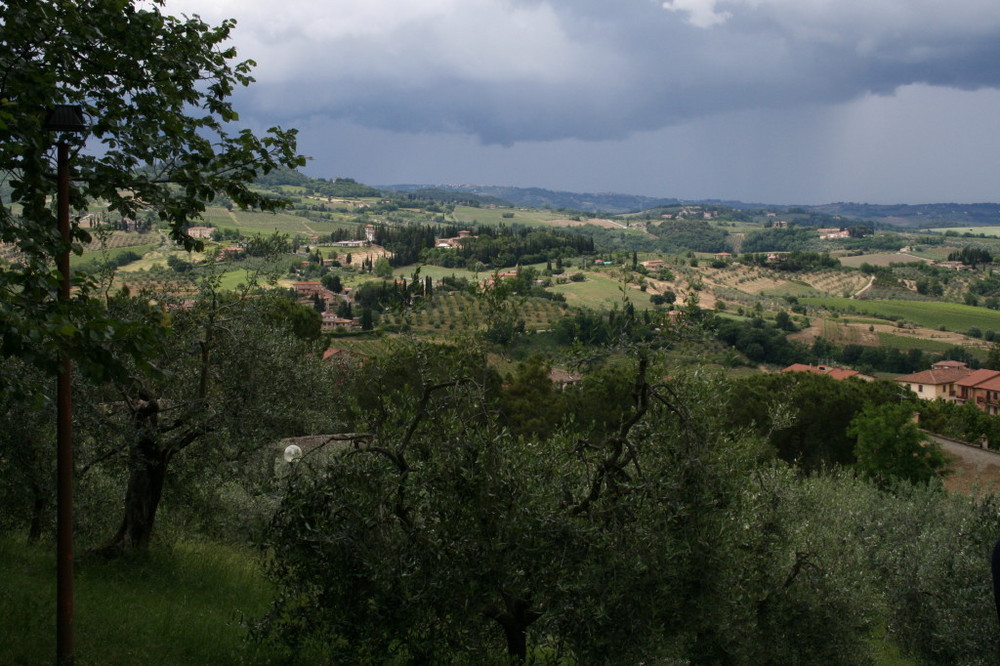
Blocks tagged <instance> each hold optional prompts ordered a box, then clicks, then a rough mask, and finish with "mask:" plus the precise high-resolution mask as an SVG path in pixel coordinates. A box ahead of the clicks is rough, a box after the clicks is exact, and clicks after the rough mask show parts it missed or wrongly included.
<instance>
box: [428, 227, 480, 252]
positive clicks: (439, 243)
mask: <svg viewBox="0 0 1000 666" xmlns="http://www.w3.org/2000/svg"><path fill="white" fill-rule="evenodd" d="M466 238H475V236H473V235H472V232H471V231H466V230H462V231H459V232H458V236H455V237H453V238H439V239H437V240H436V241H434V247H439V248H445V249H447V248H451V249H455V248H459V247H462V241H464V240H465V239H466Z"/></svg>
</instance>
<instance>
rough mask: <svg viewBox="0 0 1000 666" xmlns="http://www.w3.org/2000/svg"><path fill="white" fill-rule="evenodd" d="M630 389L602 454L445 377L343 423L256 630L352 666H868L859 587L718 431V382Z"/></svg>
mask: <svg viewBox="0 0 1000 666" xmlns="http://www.w3.org/2000/svg"><path fill="white" fill-rule="evenodd" d="M654 368H655V369H654ZM628 372H629V375H630V377H631V382H630V386H629V387H628V389H627V391H626V392H625V393H624V395H619V396H618V399H620V400H622V401H623V402H624V403H625V404H624V405H623V406H622V408H621V409H620V410H619V411H618V412H617V413H618V414H620V418H619V420H618V421H617V424H616V425H615V427H613V428H610V427H609V428H608V429H607V430H606V431H605V432H604V436H602V437H594V434H595V433H594V432H592V431H591V430H590V429H588V430H586V431H585V434H587V435H590V437H581V436H580V435H581V434H582V433H577V432H575V431H573V430H572V429H570V430H565V429H564V430H563V431H561V432H556V433H554V434H552V435H550V436H549V437H548V438H547V439H545V440H539V439H535V438H531V437H525V436H520V437H519V436H515V435H514V434H513V433H511V432H510V431H509V430H508V429H507V428H505V427H504V424H503V422H502V419H500V418H498V417H497V414H496V411H495V410H494V409H493V408H492V407H491V405H492V403H491V401H490V399H489V396H488V395H485V394H484V391H483V387H482V386H481V385H480V384H478V383H477V382H476V381H474V380H473V378H472V377H470V376H469V375H468V374H467V373H464V372H463V371H462V369H461V368H454V369H453V370H452V374H451V378H450V379H443V378H440V377H438V378H433V379H430V378H428V379H426V380H425V381H423V382H421V383H419V384H416V385H415V390H413V391H410V392H408V393H405V394H399V395H396V396H395V397H394V399H392V400H391V401H390V402H388V403H385V404H383V405H381V408H380V409H381V411H380V412H379V415H378V417H377V418H371V419H367V420H366V419H364V418H362V419H359V420H358V421H357V423H358V424H367V426H368V429H367V430H366V431H365V432H355V433H354V434H353V438H354V439H353V441H354V444H353V445H352V446H349V447H347V448H346V449H344V450H343V451H342V452H341V453H340V454H338V455H332V456H330V457H328V458H327V459H326V460H325V461H324V462H322V463H319V464H309V463H307V462H306V463H303V464H299V466H298V467H297V468H296V469H295V473H293V474H292V475H290V477H289V479H288V487H287V490H286V495H285V498H284V500H283V502H282V505H281V507H280V509H279V510H278V511H277V512H276V514H275V517H274V520H273V522H272V524H271V526H270V528H269V529H268V531H267V533H266V540H265V546H266V549H267V552H268V553H269V555H270V557H269V561H270V562H271V573H272V575H273V577H274V579H275V580H276V582H277V583H278V586H279V591H280V593H279V598H278V600H277V601H276V603H275V606H274V608H273V609H272V612H271V613H270V614H269V615H268V616H267V617H266V618H265V620H264V621H263V623H262V625H261V632H262V635H264V636H270V637H272V638H274V639H275V640H281V641H284V642H286V643H288V644H289V646H290V647H292V648H303V647H306V646H310V645H311V646H315V644H316V642H317V641H318V642H321V643H323V644H325V645H326V648H327V649H328V650H330V654H331V658H333V659H337V658H343V659H348V658H350V659H353V660H356V661H385V660H390V661H391V660H393V659H399V660H403V661H412V662H425V663H470V662H474V663H506V662H508V661H509V660H512V659H513V660H516V661H525V660H529V659H531V660H539V661H541V660H544V659H549V658H551V659H552V660H553V663H556V662H558V661H559V660H560V659H565V660H569V661H570V662H571V663H572V662H573V661H575V662H576V663H638V662H642V661H646V662H669V661H671V660H674V661H676V660H690V661H692V662H696V663H831V661H830V660H831V658H836V657H837V655H851V656H857V657H858V658H859V661H860V660H862V659H863V657H864V654H865V653H866V650H867V649H868V644H867V638H868V635H869V632H870V631H871V629H872V627H873V613H872V612H871V608H870V607H869V606H870V604H869V602H868V601H866V599H867V598H868V597H867V596H866V595H865V594H864V592H865V591H866V588H864V581H865V579H864V577H863V576H861V575H857V574H852V575H851V576H839V575H838V574H839V573H840V572H842V571H847V572H856V571H858V569H859V567H857V566H856V564H857V560H856V559H851V558H844V557H839V556H837V554H836V553H832V552H829V549H827V548H824V546H826V545H829V544H834V543H836V539H835V538H834V537H832V536H831V537H829V538H828V537H827V535H826V533H825V532H824V533H818V534H812V533H811V532H810V531H809V530H808V529H807V526H808V525H809V524H810V523H809V516H806V517H805V518H800V517H799V516H798V514H797V513H796V512H795V511H793V502H792V499H791V493H790V492H786V491H785V484H786V483H789V484H791V483H793V482H794V478H795V477H794V474H792V473H791V471H790V470H788V469H786V468H784V467H783V465H782V464H781V463H779V462H777V461H776V460H774V458H773V457H772V456H771V455H769V454H768V453H767V449H766V448H765V447H763V446H762V442H761V441H760V440H759V438H758V437H757V436H755V435H753V434H751V433H750V431H748V430H742V429H731V428H727V427H726V425H725V423H724V421H723V419H722V418H721V415H719V414H718V410H715V409H713V405H714V404H716V403H715V402H714V400H717V399H719V398H720V392H724V391H725V390H726V385H725V384H724V383H723V382H721V381H718V380H715V379H707V380H706V379H703V378H698V377H687V376H685V375H684V374H683V373H680V372H676V371H673V372H671V375H670V379H669V380H667V381H663V382H654V381H652V380H651V379H650V377H659V376H663V374H664V370H663V369H662V368H656V367H655V366H651V365H650V362H649V361H648V360H647V359H645V358H643V357H641V356H640V357H639V358H637V359H635V360H633V361H632V363H631V364H630V367H629V370H628ZM710 398H711V399H710ZM775 646H780V652H779V653H775V654H776V655H777V656H775V657H771V656H769V655H770V654H771V651H773V650H774V649H775ZM852 663H858V661H854V662H852Z"/></svg>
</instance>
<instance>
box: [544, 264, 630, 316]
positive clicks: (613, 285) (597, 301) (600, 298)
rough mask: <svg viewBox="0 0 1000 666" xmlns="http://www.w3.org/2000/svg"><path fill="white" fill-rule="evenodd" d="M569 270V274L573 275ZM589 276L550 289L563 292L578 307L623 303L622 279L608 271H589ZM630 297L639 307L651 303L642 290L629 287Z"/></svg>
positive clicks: (608, 305) (610, 305)
mask: <svg viewBox="0 0 1000 666" xmlns="http://www.w3.org/2000/svg"><path fill="white" fill-rule="evenodd" d="M572 274H573V273H572V272H569V271H567V275H572ZM584 275H585V276H586V277H587V279H586V280H584V281H583V282H567V283H566V284H557V285H553V286H552V287H550V288H549V291H552V292H555V293H557V294H562V295H563V296H565V297H566V303H567V304H568V305H572V306H577V307H587V308H594V309H607V308H610V307H612V306H613V305H621V302H622V292H621V281H620V280H618V279H617V278H614V277H612V276H610V275H608V274H606V273H598V272H593V271H587V272H586V273H584ZM628 295H629V298H630V299H632V300H633V301H634V303H635V305H636V306H637V307H642V306H645V305H647V304H648V303H649V297H648V296H646V295H645V294H643V293H642V292H640V291H638V290H636V289H633V288H632V287H631V286H630V287H629V289H628Z"/></svg>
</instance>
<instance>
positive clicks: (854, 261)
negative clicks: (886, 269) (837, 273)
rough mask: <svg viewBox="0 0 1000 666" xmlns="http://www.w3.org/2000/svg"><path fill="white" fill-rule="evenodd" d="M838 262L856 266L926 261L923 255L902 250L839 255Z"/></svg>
mask: <svg viewBox="0 0 1000 666" xmlns="http://www.w3.org/2000/svg"><path fill="white" fill-rule="evenodd" d="M839 259H840V263H841V264H842V265H844V266H851V267H854V268H857V267H858V266H860V265H861V264H871V265H872V266H888V265H889V264H906V263H910V262H912V261H927V260H926V259H924V258H923V257H918V256H916V255H913V254H909V253H904V252H890V253H886V254H862V255H858V256H856V257H839Z"/></svg>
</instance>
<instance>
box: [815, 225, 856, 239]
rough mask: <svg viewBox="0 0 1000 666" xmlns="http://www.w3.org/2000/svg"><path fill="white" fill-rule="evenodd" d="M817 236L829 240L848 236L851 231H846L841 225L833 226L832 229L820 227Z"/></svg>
mask: <svg viewBox="0 0 1000 666" xmlns="http://www.w3.org/2000/svg"><path fill="white" fill-rule="evenodd" d="M819 237H820V238H823V239H826V240H831V239H836V238H850V237H851V232H850V231H848V230H847V229H844V228H843V227H835V228H832V229H820V230H819Z"/></svg>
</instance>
